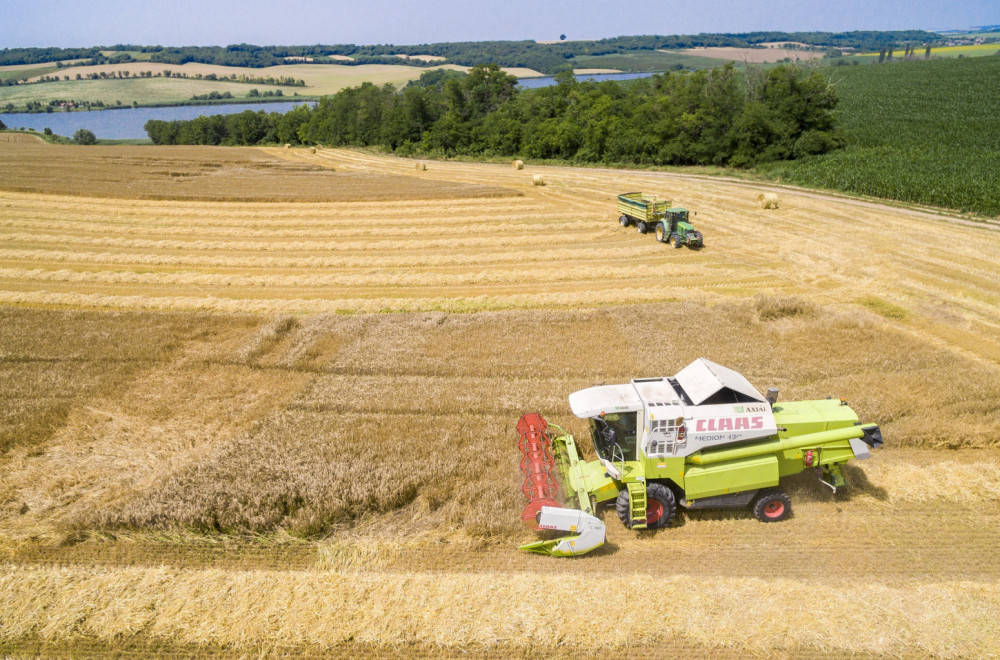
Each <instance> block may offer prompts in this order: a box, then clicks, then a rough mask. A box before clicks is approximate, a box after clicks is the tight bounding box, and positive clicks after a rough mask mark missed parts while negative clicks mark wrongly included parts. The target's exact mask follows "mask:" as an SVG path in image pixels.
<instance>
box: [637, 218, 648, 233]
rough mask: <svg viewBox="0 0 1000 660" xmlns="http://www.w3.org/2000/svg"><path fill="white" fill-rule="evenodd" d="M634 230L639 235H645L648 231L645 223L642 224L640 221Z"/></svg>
mask: <svg viewBox="0 0 1000 660" xmlns="http://www.w3.org/2000/svg"><path fill="white" fill-rule="evenodd" d="M635 228H636V229H638V230H639V233H640V234H645V233H646V232H647V231H649V227H647V226H646V223H645V222H643V221H642V220H640V221H639V222H637V223H635Z"/></svg>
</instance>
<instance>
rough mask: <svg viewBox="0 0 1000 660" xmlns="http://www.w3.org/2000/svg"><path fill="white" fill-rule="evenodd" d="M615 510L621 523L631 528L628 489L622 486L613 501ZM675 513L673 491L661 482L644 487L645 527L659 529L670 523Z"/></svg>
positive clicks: (675, 505) (675, 502)
mask: <svg viewBox="0 0 1000 660" xmlns="http://www.w3.org/2000/svg"><path fill="white" fill-rule="evenodd" d="M615 511H617V513H618V518H619V519H620V520H621V521H622V524H623V525H625V526H626V527H628V528H629V529H632V513H631V508H630V506H629V500H628V489H627V488H622V489H621V491H620V492H619V493H618V499H617V500H616V501H615ZM676 513H677V500H676V498H674V493H673V491H671V490H670V489H669V488H667V487H666V486H664V485H663V484H649V486H647V487H646V529H660V528H661V527H666V526H667V525H669V524H670V521H671V520H673V519H674V515H675V514H676Z"/></svg>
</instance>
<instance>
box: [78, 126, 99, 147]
mask: <svg viewBox="0 0 1000 660" xmlns="http://www.w3.org/2000/svg"><path fill="white" fill-rule="evenodd" d="M73 141H74V142H76V143H77V144H97V136H96V135H94V133H93V131H89V130H87V129H86V128H81V129H80V130H78V131H77V132H76V133H73Z"/></svg>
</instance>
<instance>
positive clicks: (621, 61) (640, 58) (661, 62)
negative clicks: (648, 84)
mask: <svg viewBox="0 0 1000 660" xmlns="http://www.w3.org/2000/svg"><path fill="white" fill-rule="evenodd" d="M571 61H572V64H573V68H575V69H577V68H579V69H616V70H619V71H636V72H648V71H669V70H670V69H674V68H677V67H683V68H685V69H710V68H712V67H714V66H719V60H717V59H713V58H710V57H699V56H696V55H685V54H683V53H681V52H679V51H678V52H673V51H672V52H665V51H661V50H641V51H635V52H631V53H620V54H611V55H587V56H579V57H574V58H573V59H572V60H571Z"/></svg>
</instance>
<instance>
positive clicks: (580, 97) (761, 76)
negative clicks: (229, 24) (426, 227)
mask: <svg viewBox="0 0 1000 660" xmlns="http://www.w3.org/2000/svg"><path fill="white" fill-rule="evenodd" d="M556 81H557V84H555V85H553V86H551V87H543V88H539V89H531V90H525V89H520V88H518V87H517V80H516V78H514V77H513V76H509V75H507V74H505V73H504V72H503V71H501V70H500V68H499V67H498V66H497V65H495V64H491V65H485V66H484V65H480V66H476V67H474V68H473V69H471V70H470V72H469V73H468V74H467V75H466V74H462V73H458V72H454V71H447V70H433V71H428V72H426V73H424V74H423V75H422V76H421V77H420V78H419V79H418V80H416V81H414V82H412V83H410V84H408V85H407V86H406V87H404V88H403V89H402V90H398V91H397V90H396V88H395V87H393V86H392V85H384V86H377V85H374V84H372V83H364V84H362V85H361V86H359V87H353V88H348V89H344V90H341V91H340V92H338V93H336V94H334V95H332V96H326V97H323V98H322V99H321V100H320V102H319V103H318V104H317V105H316V106H315V107H308V106H300V107H298V108H295V109H294V110H292V111H290V112H287V113H284V114H280V113H265V112H252V111H245V112H242V113H239V114H232V115H214V116H209V117H204V116H203V117H198V118H197V119H193V120H190V121H157V120H150V121H149V122H147V123H146V125H145V129H146V132H147V134H148V135H149V137H150V139H151V140H152V141H153V142H154V143H156V144H209V145H220V144H224V145H258V144H275V143H277V144H281V143H288V144H325V145H329V146H376V147H381V148H385V149H388V150H392V151H395V152H397V153H399V154H401V155H413V154H426V155H432V156H434V155H436V156H456V155H466V156H485V157H522V158H534V159H563V160H569V161H573V162H580V163H621V164H634V165H733V166H737V167H745V166H751V165H754V164H756V163H758V162H763V161H773V160H782V159H789V158H797V157H800V156H805V155H810V154H818V153H825V152H827V151H831V150H833V149H836V148H839V147H840V146H842V142H843V141H842V138H841V136H840V132H839V129H838V126H837V123H836V120H835V118H834V115H833V112H832V111H833V109H834V108H835V106H836V103H837V96H836V93H835V91H834V89H833V88H832V86H831V85H830V82H829V80H827V79H826V77H825V76H823V75H822V74H821V73H819V72H818V71H815V70H809V69H805V68H801V67H797V66H790V65H780V66H776V67H773V68H771V69H769V70H763V69H757V68H752V67H751V68H750V69H748V70H747V72H746V73H745V74H744V73H741V72H740V71H739V70H737V69H736V68H735V67H734V66H733V65H732V64H727V65H725V66H722V67H717V68H715V69H711V70H708V71H697V72H693V73H664V74H658V75H654V76H652V77H650V78H644V79H640V80H635V81H629V84H620V83H617V82H613V81H604V82H599V83H598V82H591V81H577V80H576V78H575V77H574V76H573V75H572V73H571V72H569V71H568V70H564V71H561V72H560V73H558V74H557V75H556Z"/></svg>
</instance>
